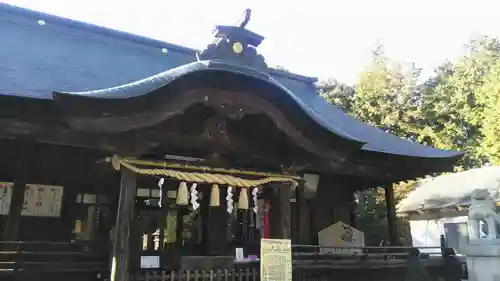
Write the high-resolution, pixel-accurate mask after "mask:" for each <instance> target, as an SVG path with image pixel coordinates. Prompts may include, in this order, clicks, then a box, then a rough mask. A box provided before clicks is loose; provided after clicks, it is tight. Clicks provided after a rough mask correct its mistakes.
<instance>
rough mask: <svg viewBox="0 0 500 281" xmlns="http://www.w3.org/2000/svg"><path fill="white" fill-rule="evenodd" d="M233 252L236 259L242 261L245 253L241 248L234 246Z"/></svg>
mask: <svg viewBox="0 0 500 281" xmlns="http://www.w3.org/2000/svg"><path fill="white" fill-rule="evenodd" d="M235 252H236V253H235V254H236V260H237V261H242V260H244V259H245V254H244V253H243V248H236V249H235Z"/></svg>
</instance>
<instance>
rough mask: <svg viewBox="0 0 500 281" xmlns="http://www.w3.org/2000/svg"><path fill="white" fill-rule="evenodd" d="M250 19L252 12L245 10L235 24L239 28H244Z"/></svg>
mask: <svg viewBox="0 0 500 281" xmlns="http://www.w3.org/2000/svg"><path fill="white" fill-rule="evenodd" d="M251 17H252V10H250V9H245V11H244V12H243V14H242V17H241V19H240V20H239V21H238V22H237V23H236V26H238V27H239V28H245V27H246V26H247V24H248V22H249V21H250V18H251Z"/></svg>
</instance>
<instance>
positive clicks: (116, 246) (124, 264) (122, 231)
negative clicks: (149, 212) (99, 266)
mask: <svg viewBox="0 0 500 281" xmlns="http://www.w3.org/2000/svg"><path fill="white" fill-rule="evenodd" d="M136 192H137V186H136V175H135V174H134V173H133V172H132V171H130V170H128V169H123V170H122V178H121V186H120V197H119V199H118V200H119V201H118V210H117V215H116V225H115V231H114V240H113V261H112V265H111V266H112V267H111V281H129V280H130V279H131V278H130V277H131V276H130V268H129V263H130V248H131V247H130V241H131V235H130V233H131V224H132V220H133V219H134V203H135V195H136Z"/></svg>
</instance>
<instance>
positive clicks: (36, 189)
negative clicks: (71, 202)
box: [21, 184, 63, 217]
mask: <svg viewBox="0 0 500 281" xmlns="http://www.w3.org/2000/svg"><path fill="white" fill-rule="evenodd" d="M62 196H63V187H62V186H50V185H41V184H27V185H26V192H25V194H24V205H23V211H22V213H21V214H22V215H23V216H33V217H59V216H60V215H61V203H62Z"/></svg>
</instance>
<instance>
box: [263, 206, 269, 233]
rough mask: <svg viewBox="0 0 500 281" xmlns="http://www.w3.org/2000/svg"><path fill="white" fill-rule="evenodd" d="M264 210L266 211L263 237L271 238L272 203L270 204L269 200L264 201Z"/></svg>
mask: <svg viewBox="0 0 500 281" xmlns="http://www.w3.org/2000/svg"><path fill="white" fill-rule="evenodd" d="M263 209H264V210H262V211H263V212H264V226H263V227H264V231H263V232H264V234H263V237H262V238H269V209H270V205H269V202H267V200H265V201H264V208H263Z"/></svg>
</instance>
